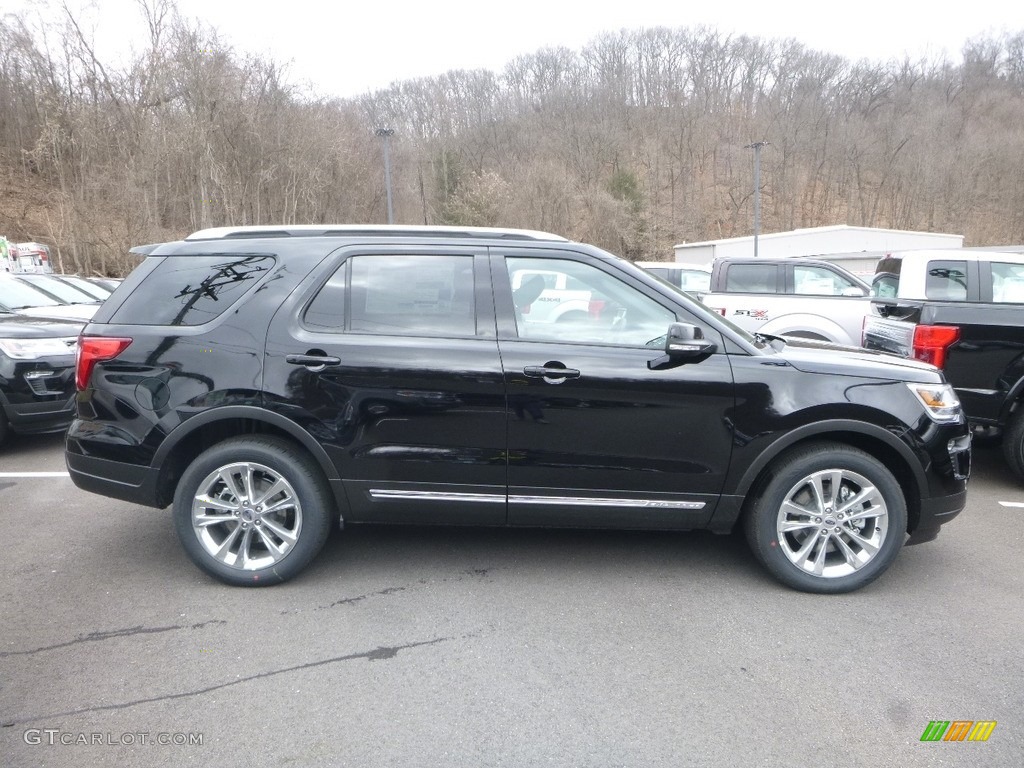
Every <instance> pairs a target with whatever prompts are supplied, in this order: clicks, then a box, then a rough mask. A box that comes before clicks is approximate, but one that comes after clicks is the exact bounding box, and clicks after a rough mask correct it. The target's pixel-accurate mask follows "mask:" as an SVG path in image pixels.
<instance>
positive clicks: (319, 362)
mask: <svg viewBox="0 0 1024 768" xmlns="http://www.w3.org/2000/svg"><path fill="white" fill-rule="evenodd" d="M284 361H285V362H286V363H290V364H292V365H305V366H308V367H310V368H324V367H325V366H328V365H341V358H340V357H334V356H332V355H285V356H284Z"/></svg>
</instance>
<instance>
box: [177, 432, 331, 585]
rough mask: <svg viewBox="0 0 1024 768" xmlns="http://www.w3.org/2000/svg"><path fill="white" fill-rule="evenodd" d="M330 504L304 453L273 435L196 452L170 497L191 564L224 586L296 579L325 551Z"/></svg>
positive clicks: (318, 477)
mask: <svg viewBox="0 0 1024 768" xmlns="http://www.w3.org/2000/svg"><path fill="white" fill-rule="evenodd" d="M333 511H334V505H333V502H332V500H331V496H330V493H329V491H328V490H327V488H326V483H325V481H324V479H323V477H322V475H321V473H320V470H319V468H318V467H316V466H315V465H314V464H313V463H312V462H311V461H310V460H309V459H308V458H307V457H306V456H305V455H303V454H302V453H300V452H299V451H298V450H296V448H295V446H294V445H292V444H291V443H289V442H287V441H286V440H281V439H279V438H275V437H239V438H232V439H230V440H225V441H224V442H223V443H219V444H217V445H215V446H214V447H212V448H210V449H209V450H207V451H204V452H203V453H201V454H200V455H199V456H198V457H196V459H195V460H194V461H193V462H192V463H191V464H190V465H189V467H188V469H186V470H185V472H184V474H183V475H182V476H181V480H180V481H179V483H178V487H177V490H176V492H175V494H174V526H175V529H176V530H177V533H178V538H179V539H180V540H181V544H182V546H183V547H184V549H185V552H186V553H187V554H188V556H189V557H190V558H192V561H193V562H194V563H195V564H196V565H198V566H199V567H200V568H201V569H203V570H204V571H206V572H207V573H208V574H210V575H211V576H213V577H214V578H216V579H219V580H220V581H223V582H224V583H226V584H231V585H234V586H245V587H259V586H265V585H270V584H278V583H280V582H282V581H286V580H287V579H290V578H291V577H292V576H295V575H296V574H297V573H299V572H300V571H301V570H302V569H303V568H305V567H306V566H307V565H308V564H309V563H310V561H312V560H313V558H314V557H315V556H316V555H317V553H318V552H319V551H320V550H321V549H322V548H323V545H324V542H326V541H327V535H328V533H329V532H330V525H331V519H332V517H333Z"/></svg>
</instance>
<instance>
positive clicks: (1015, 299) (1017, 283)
mask: <svg viewBox="0 0 1024 768" xmlns="http://www.w3.org/2000/svg"><path fill="white" fill-rule="evenodd" d="M991 266H992V301H994V302H997V303H1007V304H1022V303H1024V264H1007V263H1005V262H998V261H996V262H992V265H991Z"/></svg>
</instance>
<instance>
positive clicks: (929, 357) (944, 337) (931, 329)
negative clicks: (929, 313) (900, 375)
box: [913, 325, 960, 368]
mask: <svg viewBox="0 0 1024 768" xmlns="http://www.w3.org/2000/svg"><path fill="white" fill-rule="evenodd" d="M959 338H960V329H959V328H958V327H957V326H955V325H918V326H915V327H914V345H913V349H914V359H915V360H923V361H924V362H926V363H931V364H932V365H934V366H936V367H938V368H942V367H944V366H945V365H946V352H947V351H948V350H949V348H950V346H951V345H952V344H953V343H954V342H956V341H957V340H959Z"/></svg>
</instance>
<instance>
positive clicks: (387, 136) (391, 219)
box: [376, 128, 395, 224]
mask: <svg viewBox="0 0 1024 768" xmlns="http://www.w3.org/2000/svg"><path fill="white" fill-rule="evenodd" d="M376 133H377V135H378V136H380V138H381V139H382V140H383V142H384V189H385V191H386V192H387V196H388V224H394V223H395V211H394V209H393V208H392V207H391V152H390V145H391V137H392V136H394V135H395V129H394V128H378V129H377V132H376Z"/></svg>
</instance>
